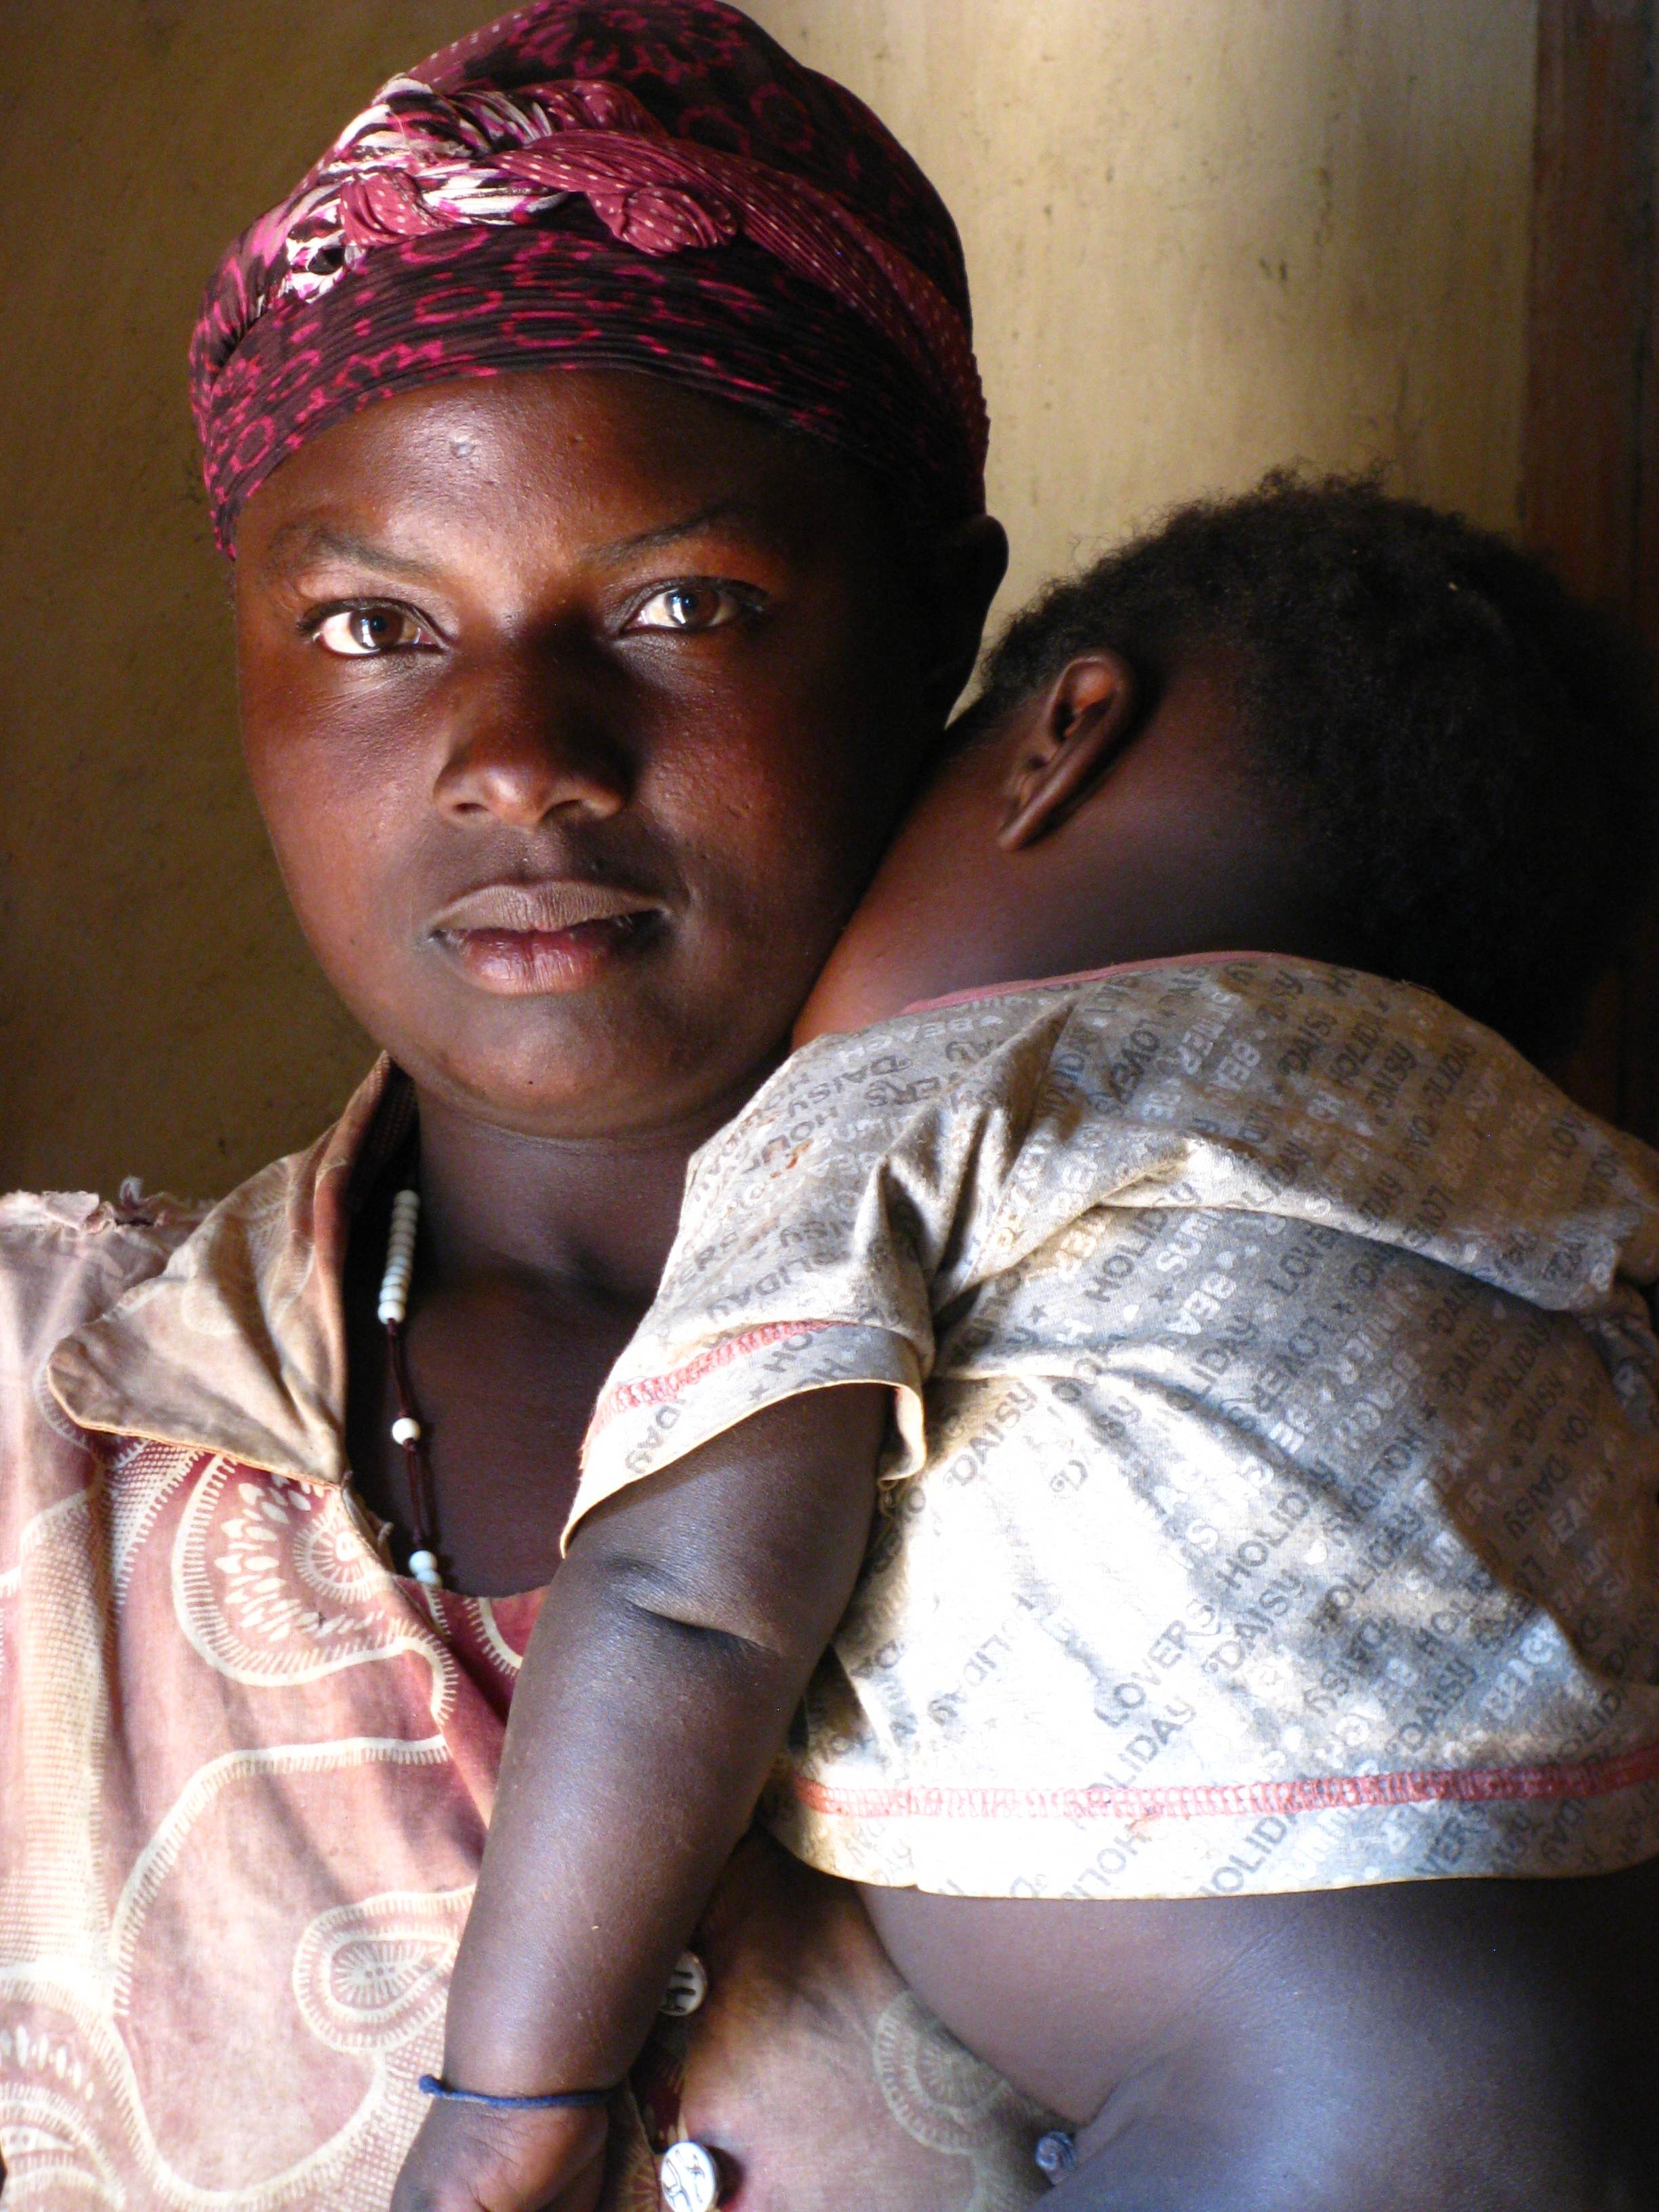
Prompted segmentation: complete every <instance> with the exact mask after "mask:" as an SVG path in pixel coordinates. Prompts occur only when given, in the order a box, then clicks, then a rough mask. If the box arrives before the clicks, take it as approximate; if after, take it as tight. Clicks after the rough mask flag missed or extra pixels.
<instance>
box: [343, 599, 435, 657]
mask: <svg viewBox="0 0 1659 2212" xmlns="http://www.w3.org/2000/svg"><path fill="white" fill-rule="evenodd" d="M312 635H313V638H315V640H316V641H317V643H318V644H319V645H320V646H321V647H322V648H323V651H324V652H325V653H339V654H341V655H343V657H344V658H345V659H349V660H361V659H364V658H365V657H367V656H368V655H369V654H372V653H406V652H408V651H409V650H410V647H414V646H420V645H432V644H435V642H436V640H435V638H434V637H433V635H432V633H431V631H430V630H429V629H427V627H426V625H425V623H422V622H421V621H420V620H419V618H418V617H416V616H414V615H412V614H410V611H409V610H408V608H407V607H388V606H378V607H337V608H336V609H335V611H334V612H333V613H332V614H331V615H325V616H324V617H323V619H322V620H321V622H319V623H318V624H317V627H316V628H315V629H313V632H312Z"/></svg>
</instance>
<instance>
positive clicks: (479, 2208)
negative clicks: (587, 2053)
mask: <svg viewBox="0 0 1659 2212" xmlns="http://www.w3.org/2000/svg"><path fill="white" fill-rule="evenodd" d="M608 2127H609V2122H608V2120H607V2119H606V2117H605V2112H604V2109H603V2108H602V2107H590V2108H587V2109H585V2110H577V2111H574V2112H572V2111H564V2112H557V2111H556V2112H494V2111H491V2110H490V2109H489V2107H488V2106H481V2105H463V2104H450V2103H446V2102H443V2101H438V2102H435V2104H434V2105H433V2107H432V2109H431V2111H430V2112H428V2114H427V2116H426V2118H425V2119H424V2120H423V2121H422V2123H421V2130H420V2133H419V2134H418V2135H417V2136H416V2138H415V2140H414V2142H412V2143H411V2144H410V2150H409V2155H408V2157H407V2158H406V2159H405V2160H404V2168H403V2172H401V2173H400V2174H399V2175H398V2186H397V2188H396V2189H395V2190H394V2191H392V2212H594V2207H595V2206H596V2205H597V2204H598V2203H599V2192H600V2190H601V2189H602V2188H603V2186H604V2184H605V2135H606V2132H607V2130H608Z"/></svg>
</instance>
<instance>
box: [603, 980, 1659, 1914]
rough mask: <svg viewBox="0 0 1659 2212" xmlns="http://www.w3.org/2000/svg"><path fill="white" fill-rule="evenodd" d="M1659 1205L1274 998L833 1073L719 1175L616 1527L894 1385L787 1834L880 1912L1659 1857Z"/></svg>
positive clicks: (627, 1362) (951, 1024) (668, 1318)
mask: <svg viewBox="0 0 1659 2212" xmlns="http://www.w3.org/2000/svg"><path fill="white" fill-rule="evenodd" d="M1656 1278H1659V1157H1656V1156H1655V1155H1654V1154H1653V1153H1652V1152H1650V1151H1648V1150H1647V1148H1646V1147H1644V1146H1642V1145H1640V1144H1638V1142H1637V1141H1636V1140H1635V1139H1632V1138H1628V1137H1625V1136H1622V1135H1620V1133H1617V1132H1616V1131H1614V1130H1613V1129H1610V1128H1608V1127H1605V1126H1604V1125H1603V1124H1601V1122H1599V1121H1595V1119H1594V1118H1593V1117H1591V1116H1590V1115H1587V1114H1585V1113H1583V1112H1582V1111H1581V1110H1579V1109H1577V1107H1575V1106H1574V1105H1573V1104H1571V1102H1570V1101H1569V1100H1568V1099H1567V1098H1566V1097H1564V1096H1563V1095H1562V1093H1561V1092H1560V1091H1558V1090H1557V1089H1556V1088H1555V1087H1554V1086H1553V1085H1552V1084H1550V1083H1549V1082H1548V1081H1547V1079H1545V1078H1544V1077H1543V1076H1542V1075H1541V1074H1540V1073H1538V1072H1537V1071H1536V1070H1535V1069H1534V1068H1532V1067H1531V1066H1528V1064H1527V1063H1526V1062H1525V1061H1524V1060H1522V1059H1520V1058H1519V1056H1518V1055H1517V1054H1515V1053H1514V1052H1513V1051H1511V1050H1510V1048H1508V1047H1507V1046H1506V1045H1504V1043H1503V1042H1501V1041H1500V1040H1499V1039H1498V1038H1497V1037H1496V1036H1493V1035H1492V1034H1491V1032H1489V1031H1487V1030H1483V1029H1481V1028H1480V1027H1479V1026H1478V1025H1477V1024H1474V1023H1472V1022H1470V1021H1468V1020H1467V1019H1466V1018H1464V1017H1463V1016H1462V1015H1460V1014H1458V1013H1456V1012H1454V1011H1453V1010H1452V1009H1451V1008H1450V1007H1449V1006H1445V1005H1443V1003H1442V1002H1441V1001H1439V1000H1437V999H1435V998H1433V997H1431V995H1429V994H1426V993H1425V992H1422V991H1419V990H1416V989H1414V988H1412V987H1407V986H1405V985H1401V984H1395V983H1390V982H1387V981H1381V980H1379V979H1377V978H1376V977H1373V976H1370V975H1358V974H1354V973H1351V972H1347V971H1344V970H1340V969H1331V968H1327V967H1323V966H1319V965H1316V964H1313V963H1304V962H1297V961H1291V960H1286V959H1280V958H1276V957H1265V956H1262V957H1257V956H1238V957H1217V958H1211V959H1204V960H1188V961H1183V962H1173V963H1147V964H1145V965H1142V966H1139V967H1136V968H1129V969H1115V970H1109V971H1107V972H1105V973H1103V974H1102V975H1097V976H1094V977H1084V978H1073V979H1066V980H1063V981H1060V982H1056V983H1048V984H1041V985H1035V986H1023V985H1022V986H1018V987H1013V988H1011V989H1001V990H996V991H988V992H985V993H981V994H965V995H963V997H961V998H959V999H957V1000H945V1001H941V1002H939V1003H938V1004H937V1005H934V1006H924V1007H921V1008H917V1009H915V1010H913V1011H912V1012H908V1013H907V1014H905V1015H903V1016H902V1017H900V1018H896V1019H895V1020H891V1021H887V1022H884V1023H882V1024H878V1025H877V1026H876V1027H874V1028H872V1029H868V1030H862V1031H860V1032H858V1033H856V1034H853V1035H848V1036H827V1037H823V1038H821V1039H819V1040H817V1042H814V1043H813V1044H811V1045H809V1046H808V1047H806V1048H805V1050H803V1051H801V1052H799V1053H797V1054H795V1055H794V1056H793V1059H791V1060H789V1061H788V1062H787V1064H786V1065H785V1066H783V1067H782V1068H781V1070H780V1071H779V1073H777V1074H776V1075H775V1077H774V1078H773V1079H772V1080H771V1081H770V1082H769V1084H768V1085H766V1086H765V1088H764V1089H763V1091H761V1092H760V1093H759V1095H758V1096H757V1098H756V1099H755V1101H754V1102H753V1103H752V1105H751V1106H750V1108H749V1109H748V1110H747V1111H746V1112H745V1113H744V1114H743V1115H740V1116H739V1117H738V1120H737V1121H734V1122H733V1123H732V1125H731V1126H730V1127H728V1128H727V1129H726V1130H725V1131H724V1132H722V1133H721V1134H720V1136H719V1137H717V1138H716V1139H714V1141H713V1142H712V1143H711V1144H709V1145H708V1146H706V1147H705V1148H704V1150H703V1151H702V1153H700V1154H699V1155H698V1157H697V1158H696V1162H695V1163H694V1164H693V1169H692V1172H691V1175H690V1181H689V1186H688V1190H687V1196H686V1203H685V1209H684V1216H683V1218H682V1223H681V1227H680V1231H679V1236H678V1241H677V1243H676V1244H675V1247H674V1250H673V1253H672V1255H671V1258H670V1261H669V1264H668V1267H667V1271H666V1273H665V1277H664V1279H663V1283H662V1287H661V1291H660V1293H659V1297H658V1299H657V1301H656V1304H655V1305H654V1306H653V1309H652V1311H651V1312H650V1314H649V1315H648V1316H647V1319H646V1321H645V1322H644V1324H643V1325H642V1327H641V1329H640V1331H639V1333H638V1334H637V1335H636V1336H635V1340H634V1341H633V1343H632V1344H631V1346H629V1349H628V1351H627V1352H625V1353H624V1354H623V1358H622V1359H621V1360H620V1361H619V1363H618V1364H617V1368H616V1370H615V1371H614V1373H613V1375H612V1376H611V1381H610V1383H609V1384H608V1386H607V1389H606V1391H605V1395H604V1397H603V1398H602V1399H601V1401H600V1404H599V1408H598V1410H597V1412H596V1413H595V1417H594V1421H593V1425H592V1430H591V1431H590V1434H589V1437H588V1440H587V1443H586V1452H585V1472H584V1480H583V1486H582V1489H581V1492H580V1495H579V1497H578V1499H577V1502H576V1505H575V1508H574V1512H573V1515H572V1525H573V1527H574V1524H575V1522H578V1521H579V1520H580V1517H581V1516H583V1515H584V1514H585V1513H586V1512H587V1511H588V1510H591V1509H592V1506H593V1505H594V1504H597V1503H598V1502H599V1501H600V1500H601V1499H603V1498H605V1497H607V1496H609V1495H611V1494H612V1493H613V1492H616V1491H617V1490H618V1489H620V1488H622V1487H623V1486H626V1485H628V1484H629V1483H633V1482H636V1481H639V1480H642V1479H643V1478H645V1477H647V1476H649V1475H651V1474H654V1473H656V1472H657V1471H658V1470H659V1469H661V1468H665V1467H668V1466H670V1465H671V1464H672V1463H673V1462H675V1461H676V1460H678V1458H680V1457H681V1456H682V1455H684V1454H685V1453H687V1452H688V1451H690V1450H692V1449H695V1448H696V1446H698V1445H700V1444H702V1443H706V1442H708V1440H709V1439H710V1438H712V1437H716V1436H718V1435H720V1434H721V1433H722V1432H723V1431H726V1430H728V1429H730V1428H732V1426H733V1425H735V1424H736V1423H738V1422H740V1421H742V1420H743V1419H745V1418H746V1417H747V1416H748V1415H749V1414H750V1413H755V1412H756V1411H757V1410H758V1409H759V1408H761V1407H763V1406H767V1405H769V1404H772V1403H775V1402H776V1401H780V1400H781V1399H784V1398H787V1397H789V1396H791V1395H795V1394H797V1393H799V1392H802V1391H809V1390H817V1389H823V1388H825V1387H829V1386H833V1385H836V1384H840V1383H870V1382H876V1383H888V1384H890V1385H891V1386H892V1389H893V1391H894V1401H895V1419H894V1422H893V1429H892V1437H891V1442H890V1449H889V1451H888V1455H887V1458H886V1461H885V1463H884V1468H883V1477H884V1480H883V1485H882V1498H883V1503H882V1508H881V1510H880V1512H879V1515H878V1523H877V1527H876V1528H875V1531H874V1533H873V1535H872V1543H871V1547H870V1552H869V1555H868V1558H867V1560H866V1566H865V1570H864V1572H863V1575H862V1577H861V1579H860V1584H859V1587H858V1589H857V1591H856V1593H855V1595H854V1600H853V1603H852V1605H851V1607H850V1608H849V1610H848V1614H847V1616H846V1618H845V1620H843V1622H842V1626H841V1629H840V1631H839V1632H838V1634H837V1636H836V1639H835V1643H834V1646H833V1648H832V1650H830V1651H829V1653H828V1654H827V1655H826V1656H825V1658H824V1660H823V1663H822V1665H821V1666H820V1668H819V1669H818V1671H817V1674H816V1676H815V1678H814V1680H813V1682H812V1684H811V1689H810V1692H809V1694H808V1696H807V1699H806V1700H805V1706H804V1709H803V1711H802V1714H801V1716H800V1719H799V1724H798V1727H797V1729H796V1731H795V1733H794V1736H793V1740H792V1743H791V1746H790V1748H789V1751H788V1753H787V1759H786V1762H785V1767H784V1769H783V1771H781V1773H780V1777H779V1779H778V1783H777V1785H776V1787H775V1791H774V1794H773V1802H772V1808H771V1816H772V1819H773V1821H774V1825H775V1828H776V1830H777V1832H778V1833H779V1834H780V1835H781V1837H782V1838H783V1839H784V1840H785V1841H786V1842H787V1844H789V1845H790V1846H791V1847H792V1848H793V1850H795V1851H797V1852H798V1853H799V1855H800V1856H801V1857H803V1858H805V1859H806V1860H808V1861H809V1862H811V1863H813V1864H814V1865H817V1866H819V1867H822V1868H823V1869H827V1870H829V1871H830V1872H833V1873H836V1874H839V1875H847V1876H849V1877H852V1878H854V1879H856V1880H860V1881H870V1882H874V1883H878V1884H882V1885H900V1886H902V1885H915V1886H918V1887H922V1888H924V1889H928V1890H934V1891H942V1892H946V1893H968V1894H979V1895H995V1896H1073V1897H1077V1896H1096V1897H1113V1896H1118V1897H1186V1896H1196V1895H1202V1894H1224V1895H1225V1894H1229V1893H1237V1892H1239V1891H1245V1890H1268V1891H1285V1890H1295V1889H1302V1888H1326V1887H1340V1886H1344V1885H1346V1884H1351V1883H1359V1882H1375V1881H1401V1880H1411V1879H1422V1878H1430V1877H1436V1876H1443V1875H1494V1874H1505V1875H1546V1874H1558V1875H1569V1874H1583V1873H1588V1872H1591V1871H1595V1870H1598V1869H1613V1868H1617V1867H1622V1866H1626V1865H1631V1864H1634V1863H1638V1862H1639V1861H1641V1860H1644V1859H1645V1858H1648V1857H1653V1856H1655V1855H1656V1854H1659V1345H1656V1340H1655V1334H1654V1316H1653V1311H1652V1308H1651V1304H1650V1300H1651V1297H1652V1293H1653V1291H1654V1286H1655V1283H1656Z"/></svg>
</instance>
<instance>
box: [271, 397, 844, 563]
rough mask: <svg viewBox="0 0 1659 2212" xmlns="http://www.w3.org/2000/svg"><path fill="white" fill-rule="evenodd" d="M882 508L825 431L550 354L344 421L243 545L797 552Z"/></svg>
mask: <svg viewBox="0 0 1659 2212" xmlns="http://www.w3.org/2000/svg"><path fill="white" fill-rule="evenodd" d="M809 513H810V523H809V520H808V517H809ZM876 513H877V502H876V499H875V495H874V494H873V491H872V489H870V488H868V487H866V485H865V484H864V483H863V482H862V480H861V478H860V477H859V475H858V473H857V472H856V471H854V470H852V469H850V468H849V467H848V465H846V464H844V463H843V462H842V461H841V460H840V459H839V457H838V456H836V454H835V453H833V452H831V451H829V449H827V448H825V447H822V446H821V445H820V444H819V443H818V442H817V441H813V440H810V439H806V438H802V437H798V436H794V435H790V434H789V433H787V432H785V431H781V430H778V429H776V428H774V427H772V426H771V425H769V424H767V423H765V422H761V421H759V420H757V419H756V418H754V417H751V416H744V415H743V414H741V413H740V412H738V410H736V409H733V408H729V407H724V406H721V405H720V404H718V403H715V402H711V401H708V400H706V399H703V398H700V397H699V396H698V395H696V394H695V393H691V392H684V391H681V390H679V389H678V388H677V387H676V386H673V385H671V384H668V383H666V382H665V381H662V380H657V379H653V378H648V377H644V376H640V375H635V374H629V373H626V372H618V373H605V372H587V371H578V370H561V369H551V370H543V371H532V372H525V373H519V374H509V375H507V376H503V377H498V378H491V379H487V380H485V379H479V380H467V381H464V382H457V383H452V384H447V385H433V386H424V387H422V389H420V390H418V391H416V392H407V393H402V394H398V395H394V396H392V397H388V398H386V399H384V400H382V401H380V402H379V403H377V404H375V405H374V406H372V407H369V408H367V409H365V410H362V412H361V413H359V414H357V415H355V416H350V417H349V418H348V419H347V420H346V421H345V422H341V423H337V424H336V425H334V426H333V427H332V428H331V429H329V430H327V431H325V432H324V433H323V434H322V435H320V436H319V437H318V438H317V439H316V440H314V441H313V442H312V443H310V444H309V445H307V446H306V447H302V448H301V450H300V452H299V453H296V454H295V456H294V457H293V458H292V459H290V460H289V461H288V462H287V463H286V464H285V465H283V467H282V468H280V469H278V470H277V471H276V472H275V473H274V474H273V475H272V476H271V477H270V478H269V479H267V481H266V483H265V484H264V486H263V487H262V488H261V489H260V490H259V491H258V493H257V494H256V495H254V497H253V498H252V500H251V501H249V503H248V506H247V507H246V510H245V513H244V514H243V517H242V519H241V522H240V529H239V533H238V544H239V553H240V557H241V558H242V559H244V560H246V559H247V558H249V557H250V556H251V557H252V559H253V560H254V561H255V562H256V563H257V564H258V567H259V568H260V569H261V570H262V571H263V572H265V573H273V572H276V571H279V570H280V571H283V572H290V571H293V570H294V569H295V568H301V567H307V566H315V565H317V564H318V563H319V562H326V561H334V562H339V561H356V562H364V561H366V560H369V559H373V560H374V561H375V562H377V564H378V565H380V566H381V567H382V568H386V570H387V571H388V572H391V571H392V570H394V569H400V570H402V571H404V572H405V573H406V574H407V575H408V577H409V579H410V580H411V581H418V580H421V577H422V574H436V573H437V572H439V571H440V570H441V569H442V568H446V567H447V566H450V565H453V562H455V560H456V559H457V558H458V557H464V556H465V549H466V548H467V547H468V546H469V545H472V546H475V547H481V546H483V545H484V544H488V543H489V541H491V540H492V539H501V540H504V541H507V542H508V543H510V544H520V545H522V544H524V543H525V541H526V538H535V539H538V540H543V541H550V542H553V543H556V544H557V545H558V546H560V547H562V548H563V549H564V550H568V551H569V552H571V553H577V552H580V555H581V556H582V558H583V559H584V560H586V561H589V562H594V563H597V564H598V565H599V566H601V567H603V566H605V565H611V564H614V563H617V562H623V561H626V560H629V559H630V558H633V557H635V556H639V555H641V554H646V553H648V552H651V551H654V550H663V551H668V550H671V549H672V548H673V547H674V546H675V545H676V544H685V543H688V542H689V541H690V540H691V539H693V538H698V539H701V540H702V541H707V540H708V539H710V538H723V539H726V540H732V541H737V542H741V543H743V544H749V545H752V546H754V547H755V548H757V550H769V551H771V552H773V553H774V554H775V555H777V556H779V557H781V558H787V557H788V556H789V555H790V553H791V552H792V551H793V550H796V549H797V548H798V547H799V546H800V545H801V544H803V543H804V542H805V541H806V540H808V539H809V538H811V539H813V540H819V539H823V538H824V537H826V535H827V536H828V537H829V538H832V539H833V538H838V537H840V536H841V535H842V527H841V526H847V525H849V524H850V525H851V526H853V527H854V530H857V529H858V527H859V526H860V525H861V524H863V523H865V522H866V521H867V522H868V523H869V524H870V525H871V526H872V527H873V526H874V524H875V521H876ZM543 550H547V548H546V546H545V545H544V547H543Z"/></svg>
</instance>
